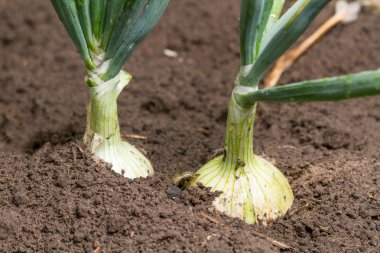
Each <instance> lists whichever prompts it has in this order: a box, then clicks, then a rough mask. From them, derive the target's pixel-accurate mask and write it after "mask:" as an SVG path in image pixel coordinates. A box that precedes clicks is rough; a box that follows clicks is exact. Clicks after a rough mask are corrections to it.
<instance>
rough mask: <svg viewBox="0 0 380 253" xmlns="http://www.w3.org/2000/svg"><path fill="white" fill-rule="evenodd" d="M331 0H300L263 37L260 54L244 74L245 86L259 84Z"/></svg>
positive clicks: (242, 82) (243, 82)
mask: <svg viewBox="0 0 380 253" xmlns="http://www.w3.org/2000/svg"><path fill="white" fill-rule="evenodd" d="M329 2H330V0H298V1H297V2H296V3H295V4H294V6H292V7H291V8H290V9H289V10H288V11H287V12H286V13H285V14H284V16H282V17H281V18H280V19H279V20H278V22H277V23H276V24H275V25H274V26H273V27H272V28H271V29H270V30H269V31H268V32H267V33H266V35H265V36H264V38H263V41H262V45H261V49H260V54H259V57H258V59H257V61H256V62H255V64H254V66H253V67H252V69H251V71H250V72H249V74H248V75H247V76H246V77H245V76H242V77H241V80H240V84H241V85H243V86H257V84H258V82H259V80H260V79H261V78H262V76H263V75H264V73H265V72H266V71H267V70H268V69H269V67H270V66H271V65H272V64H273V63H274V62H275V61H276V60H277V59H278V58H279V57H280V56H281V55H282V54H283V53H285V51H286V50H288V49H289V47H291V46H292V44H293V43H294V42H295V41H296V40H297V39H298V38H299V37H300V36H301V35H302V33H303V32H304V31H305V30H306V28H307V27H308V26H309V25H310V23H311V22H312V21H313V19H314V18H315V17H316V15H317V14H318V13H319V12H320V11H321V10H322V9H323V8H324V7H325V6H326V5H327V4H328V3H329Z"/></svg>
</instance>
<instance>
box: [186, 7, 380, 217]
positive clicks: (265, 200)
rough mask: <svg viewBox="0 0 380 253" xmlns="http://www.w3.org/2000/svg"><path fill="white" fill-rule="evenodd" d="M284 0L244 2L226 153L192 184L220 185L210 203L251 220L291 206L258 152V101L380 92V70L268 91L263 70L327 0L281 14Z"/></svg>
mask: <svg viewBox="0 0 380 253" xmlns="http://www.w3.org/2000/svg"><path fill="white" fill-rule="evenodd" d="M284 2H285V0H241V18H240V41H241V68H240V72H239V74H238V76H237V78H236V81H235V88H234V91H233V93H232V96H231V100H230V103H229V107H228V118H227V129H226V138H225V145H224V154H223V155H221V156H218V157H216V158H214V159H212V160H211V161H209V162H208V163H206V164H205V165H203V166H202V167H201V168H200V169H199V170H198V171H197V172H196V173H195V174H194V175H193V177H192V179H191V180H190V181H189V183H188V186H190V187H197V186H199V185H200V184H201V185H203V186H205V187H208V188H210V189H211V191H218V192H220V195H219V196H218V197H216V199H215V200H214V202H213V206H214V207H215V208H216V209H217V210H218V211H220V212H223V213H225V214H227V215H229V216H232V217H237V218H240V219H242V220H244V221H245V222H246V223H249V224H253V223H256V222H258V221H259V222H261V223H263V224H266V223H267V222H268V221H271V220H275V219H277V218H279V217H281V216H283V215H285V214H286V212H287V211H288V210H289V209H290V207H291V206H292V203H293V200H294V196H293V193H292V189H291V187H290V185H289V183H288V181H287V179H286V178H285V176H284V175H283V174H282V173H281V172H280V170H279V169H277V168H276V167H275V166H274V165H272V164H271V163H270V162H269V161H267V160H265V159H264V158H262V157H260V156H257V155H255V153H254V149H253V129H254V120H255V115H256V108H257V103H258V102H309V101H336V100H342V99H349V98H355V97H362V96H372V95H377V94H380V69H379V70H374V71H366V72H361V73H357V74H350V75H346V76H339V77H331V78H324V79H319V80H313V81H304V82H299V83H293V84H288V85H282V86H278V87H273V88H267V89H263V88H261V87H260V86H259V83H260V81H261V79H262V77H263V75H264V74H265V72H266V71H267V70H268V69H269V68H270V67H271V66H272V65H273V63H275V61H276V60H277V59H278V58H279V57H280V56H281V55H282V54H284V53H285V51H286V50H287V49H288V48H289V47H290V46H291V45H292V44H294V42H295V41H296V40H297V39H298V38H299V37H300V35H301V34H302V33H303V32H304V31H305V30H306V28H307V27H308V26H309V24H310V23H311V22H312V20H313V19H314V18H315V17H316V15H317V14H318V13H319V12H320V11H321V10H322V9H323V8H324V7H325V6H326V5H327V4H328V3H329V2H330V1H329V0H298V1H297V2H296V3H295V4H294V5H293V6H292V7H291V8H290V9H289V10H288V11H287V12H286V13H285V14H284V15H283V16H281V17H280V13H281V12H282V9H283V5H284Z"/></svg>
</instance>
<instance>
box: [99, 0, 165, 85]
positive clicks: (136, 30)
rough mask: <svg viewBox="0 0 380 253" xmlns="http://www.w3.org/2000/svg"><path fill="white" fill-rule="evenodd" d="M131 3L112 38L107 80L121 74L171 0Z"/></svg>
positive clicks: (107, 56)
mask: <svg viewBox="0 0 380 253" xmlns="http://www.w3.org/2000/svg"><path fill="white" fill-rule="evenodd" d="M129 3H131V4H128V5H126V8H125V10H124V11H123V13H122V14H121V17H120V20H119V22H118V24H117V25H116V27H115V30H114V32H113V34H112V36H111V42H112V43H110V45H109V47H108V48H107V51H106V59H111V63H110V66H109V69H108V71H107V73H106V74H105V75H104V79H105V80H108V79H110V78H112V77H114V76H115V75H117V73H119V71H120V70H121V69H122V67H123V65H124V62H125V61H126V60H127V59H128V57H129V56H130V55H131V53H132V52H133V50H134V49H135V48H136V47H137V46H138V45H139V44H140V42H141V41H142V40H143V39H144V38H145V37H146V36H147V34H148V33H149V32H150V31H151V30H152V29H153V27H154V26H155V25H156V23H157V22H158V20H159V19H160V17H161V15H162V14H163V12H164V10H165V9H166V6H167V5H168V3H169V0H160V1H157V0H145V1H140V0H134V1H131V2H129ZM125 20H126V22H125Z"/></svg>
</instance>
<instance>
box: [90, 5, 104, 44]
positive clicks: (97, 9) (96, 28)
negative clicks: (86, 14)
mask: <svg viewBox="0 0 380 253" xmlns="http://www.w3.org/2000/svg"><path fill="white" fill-rule="evenodd" d="M90 7H91V22H92V32H93V33H94V36H95V38H96V39H97V40H98V41H100V35H101V31H102V25H103V19H104V16H105V13H106V7H107V0H91V5H90Z"/></svg>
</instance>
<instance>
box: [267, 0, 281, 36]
mask: <svg viewBox="0 0 380 253" xmlns="http://www.w3.org/2000/svg"><path fill="white" fill-rule="evenodd" d="M284 4H285V0H275V1H274V2H273V6H272V10H271V12H270V16H269V19H268V22H267V26H266V28H265V31H264V35H265V34H266V33H267V31H269V30H270V29H271V28H272V26H273V25H274V24H275V23H276V22H277V21H278V19H279V18H280V15H281V11H282V8H283V7H284Z"/></svg>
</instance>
